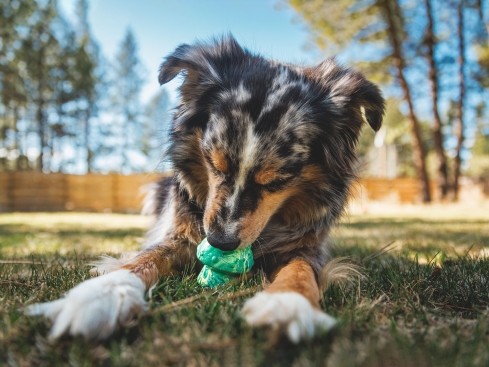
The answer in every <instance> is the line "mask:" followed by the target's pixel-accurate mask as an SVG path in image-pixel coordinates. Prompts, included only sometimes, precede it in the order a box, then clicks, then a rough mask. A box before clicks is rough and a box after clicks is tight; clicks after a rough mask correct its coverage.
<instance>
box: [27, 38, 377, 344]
mask: <svg viewBox="0 0 489 367" xmlns="http://www.w3.org/2000/svg"><path fill="white" fill-rule="evenodd" d="M179 73H183V76H184V82H183V84H182V86H181V88H180V91H181V104H180V105H179V106H178V108H177V110H176V113H175V115H174V119H173V126H172V130H171V137H170V141H171V145H170V148H169V151H168V157H169V158H170V160H171V162H172V164H173V169H174V174H173V177H171V178H165V179H163V180H162V181H161V182H159V183H158V184H157V185H155V187H154V192H153V195H152V197H153V199H154V201H153V203H152V204H151V203H150V204H149V205H147V206H146V210H149V211H151V212H152V214H154V215H155V216H156V218H157V219H156V221H155V225H154V228H153V229H152V230H151V231H150V232H149V234H148V239H147V242H146V246H145V249H144V250H143V251H142V252H141V253H139V254H138V255H137V256H136V257H134V258H132V259H129V260H107V261H105V262H102V263H100V264H99V267H98V271H99V272H100V273H103V272H105V271H111V272H112V273H110V274H106V275H102V276H101V277H99V278H94V279H91V280H89V281H87V282H85V283H82V284H81V285H79V286H78V287H75V288H74V289H72V290H71V291H70V292H69V293H68V294H67V296H66V297H65V298H63V299H61V300H59V301H55V302H54V303H51V304H45V305H37V306H32V307H31V308H30V309H29V310H30V312H31V313H35V314H45V315H47V316H49V317H50V318H51V319H53V320H54V321H55V325H54V326H53V331H52V336H53V337H58V336H60V335H61V334H63V333H64V332H66V331H70V332H71V333H72V334H83V335H85V336H87V337H105V336H107V335H109V334H110V333H111V332H112V331H113V330H114V329H115V328H116V327H117V325H118V324H121V323H122V324H123V323H125V322H127V320H129V319H130V318H131V317H132V316H134V315H136V314H138V313H141V312H143V311H144V304H143V303H144V302H142V296H143V295H144V292H145V291H147V290H149V289H150V288H151V287H152V286H154V285H155V283H156V282H157V281H158V279H159V278H161V277H164V276H168V275H171V274H175V273H178V272H180V271H182V270H183V269H184V267H185V266H187V265H189V264H192V263H197V260H196V246H197V244H199V243H200V242H201V241H202V239H203V238H204V237H207V238H208V240H209V242H210V243H211V244H212V245H214V246H216V247H218V248H221V249H223V250H233V249H236V248H240V247H244V246H247V245H249V244H251V245H252V248H253V253H254V255H255V267H257V268H260V269H262V270H263V271H264V273H265V274H266V276H267V277H268V279H269V280H270V282H271V284H270V285H269V286H268V287H267V288H266V289H265V290H264V291H263V292H261V293H259V294H257V295H255V297H254V298H252V299H251V300H249V301H248V302H247V303H246V304H245V306H244V309H243V314H244V316H245V318H246V320H247V321H248V322H249V324H250V325H253V326H264V325H268V326H272V327H274V328H276V329H279V330H283V331H284V332H286V333H287V335H288V336H289V338H290V339H291V340H292V341H294V342H297V341H299V340H300V339H302V338H307V337H312V336H313V335H314V332H315V329H316V328H317V327H321V328H324V329H328V328H330V327H331V326H332V325H333V324H334V320H333V319H332V318H331V317H329V316H328V315H326V314H324V313H323V312H321V311H320V307H319V297H320V293H319V287H318V276H319V273H320V270H321V269H322V268H323V266H324V265H325V263H326V260H327V256H326V255H327V252H326V239H327V236H328V233H329V231H330V228H331V226H332V225H333V223H334V222H335V220H336V219H337V218H338V217H339V216H340V214H341V213H342V211H343V208H344V205H345V202H346V200H347V197H348V192H349V188H350V185H351V183H352V180H354V178H355V174H354V166H355V162H356V157H355V145H356V142H357V139H358V135H359V133H360V130H361V128H362V125H363V123H364V121H365V120H366V121H367V122H368V124H369V125H370V126H371V127H372V128H373V129H374V130H375V131H377V130H378V129H379V128H380V125H381V122H382V117H383V113H384V99H383V98H382V96H381V93H380V91H379V89H378V88H377V87H376V86H375V85H374V84H372V83H370V82H369V81H367V80H366V79H365V78H364V77H363V76H362V74H360V73H359V72H357V71H355V70H352V69H349V68H345V67H342V66H340V65H338V64H337V63H336V61H335V60H334V59H333V58H329V59H326V60H325V61H324V62H323V63H321V64H320V65H318V66H315V67H302V66H295V65H289V64H284V63H280V62H277V61H271V60H267V59H264V58H263V57H261V56H258V55H254V54H252V53H250V52H249V51H247V50H245V49H243V48H242V47H240V46H239V45H238V43H237V42H236V41H235V40H234V39H233V38H232V37H230V36H229V37H225V38H223V39H221V40H218V41H214V42H212V43H208V44H206V43H197V44H194V45H191V46H190V45H181V46H180V47H178V48H177V49H176V50H175V51H174V52H173V54H171V55H169V56H168V57H167V58H166V59H165V61H164V62H163V64H162V65H161V69H160V74H159V82H160V83H161V84H165V83H167V82H169V81H170V80H172V79H173V78H175V77H176V76H177V75H178V74H179ZM197 270H198V266H197ZM114 272H115V273H114ZM114 274H118V275H117V276H115V275H114ZM104 277H105V278H104ZM109 277H112V278H111V279H109ZM101 279H102V280H101ZM103 279H106V281H103ZM141 281H142V282H141ZM112 283H113V284H112ZM116 283H117V284H116ZM107 294H108V295H109V297H107ZM104 297H105V298H108V299H110V300H111V305H110V308H108V307H106V306H105V305H104V303H103V302H104V301H103V298H104ZM52 304H54V305H52ZM50 305H51V306H50ZM87 310H88V311H87ZM90 313H97V316H96V317H95V316H91V315H90Z"/></svg>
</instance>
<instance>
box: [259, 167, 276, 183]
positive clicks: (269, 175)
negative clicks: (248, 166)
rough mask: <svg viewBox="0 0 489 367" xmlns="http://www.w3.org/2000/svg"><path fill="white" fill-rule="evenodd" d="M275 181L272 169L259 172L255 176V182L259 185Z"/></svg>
mask: <svg viewBox="0 0 489 367" xmlns="http://www.w3.org/2000/svg"><path fill="white" fill-rule="evenodd" d="M276 179H277V172H276V171H275V170H273V169H265V170H261V171H260V172H258V173H257V174H256V175H255V182H256V183H257V184H260V185H267V184H269V183H270V182H272V181H274V180H276Z"/></svg>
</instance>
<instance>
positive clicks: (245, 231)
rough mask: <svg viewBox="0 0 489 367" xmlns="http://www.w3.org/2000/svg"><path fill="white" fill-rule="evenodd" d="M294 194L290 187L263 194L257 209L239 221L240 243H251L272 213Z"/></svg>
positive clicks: (293, 188) (294, 189)
mask: <svg viewBox="0 0 489 367" xmlns="http://www.w3.org/2000/svg"><path fill="white" fill-rule="evenodd" d="M295 192H296V188H295V187H292V188H289V189H285V190H282V191H279V192H272V193H264V194H263V198H262V201H261V203H260V204H259V205H258V208H257V209H256V210H255V211H254V212H253V213H250V214H248V215H246V216H244V217H243V218H242V219H241V221H240V225H241V228H242V230H241V239H242V241H244V242H246V243H251V242H253V241H254V240H255V239H256V237H257V236H258V235H259V234H260V232H261V231H262V230H263V228H264V227H265V225H266V224H267V222H268V220H269V219H270V217H271V216H272V215H273V213H275V211H276V210H277V209H278V208H279V207H280V206H281V205H282V203H283V202H284V201H285V200H287V199H288V198H289V197H291V196H292V195H293V194H294V193H295Z"/></svg>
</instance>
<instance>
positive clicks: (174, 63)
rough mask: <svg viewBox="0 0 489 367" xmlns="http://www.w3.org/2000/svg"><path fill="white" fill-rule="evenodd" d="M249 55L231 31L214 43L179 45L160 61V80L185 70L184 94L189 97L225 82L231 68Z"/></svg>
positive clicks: (237, 66)
mask: <svg viewBox="0 0 489 367" xmlns="http://www.w3.org/2000/svg"><path fill="white" fill-rule="evenodd" d="M249 55H250V54H249V53H248V51H246V50H244V49H243V48H241V46H240V45H239V44H238V42H237V41H236V40H235V39H234V38H233V37H232V36H231V35H228V36H226V37H223V38H221V39H219V40H214V41H213V42H211V43H200V42H198V43H196V44H194V45H186V44H184V45H180V46H179V47H178V48H177V49H176V50H175V51H174V52H173V53H172V54H171V55H169V56H168V57H166V59H165V61H164V62H163V63H162V64H161V66H160V73H159V77H158V81H159V82H160V84H165V83H168V82H169V81H170V80H172V79H173V78H175V77H176V76H177V75H178V74H179V73H180V72H183V73H184V76H185V81H184V83H183V85H182V88H181V92H182V98H183V99H184V100H186V99H190V98H193V97H196V96H198V95H200V94H201V93H202V92H203V91H205V90H207V88H208V87H211V86H216V85H222V84H223V83H225V80H226V79H227V76H228V75H227V74H228V73H229V72H230V70H236V69H237V68H239V65H240V64H242V63H243V62H245V61H246V59H247V57H248V56H249Z"/></svg>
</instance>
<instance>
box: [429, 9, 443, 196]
mask: <svg viewBox="0 0 489 367" xmlns="http://www.w3.org/2000/svg"><path fill="white" fill-rule="evenodd" d="M424 1H425V5H426V14H427V18H428V25H427V27H426V45H427V46H428V55H427V59H428V63H429V67H430V68H429V71H428V77H429V79H430V83H431V101H432V102H431V103H432V105H433V106H432V108H433V129H432V133H433V143H434V147H435V152H436V157H437V171H438V177H437V181H438V190H439V192H440V199H441V200H445V199H446V197H447V193H448V172H447V159H446V156H445V149H444V148H443V133H442V123H441V119H440V114H439V111H438V69H437V65H436V62H435V42H436V41H435V36H434V34H433V28H434V25H433V13H432V8H431V3H430V0H424Z"/></svg>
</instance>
